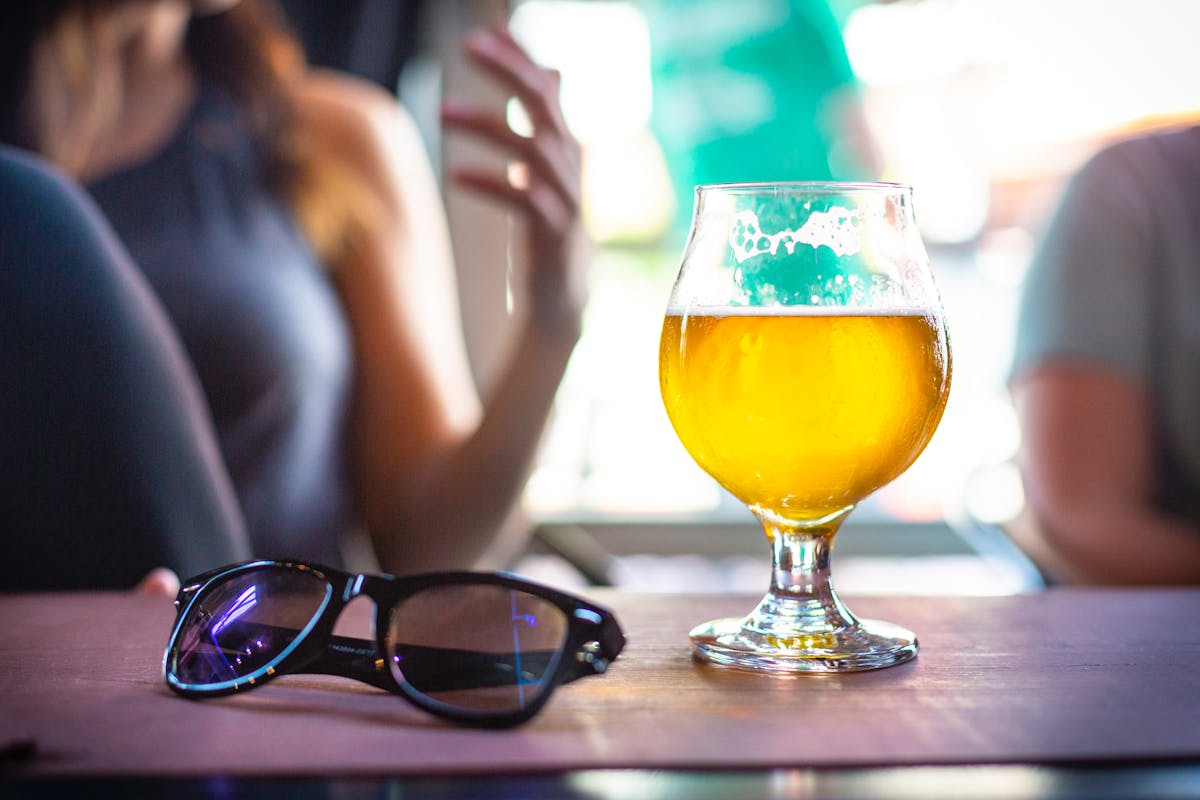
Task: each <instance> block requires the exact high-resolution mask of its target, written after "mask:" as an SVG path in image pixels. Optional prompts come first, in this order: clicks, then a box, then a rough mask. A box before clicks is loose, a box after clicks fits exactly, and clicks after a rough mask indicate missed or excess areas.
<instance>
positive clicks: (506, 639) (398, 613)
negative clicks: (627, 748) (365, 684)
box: [387, 584, 567, 714]
mask: <svg viewBox="0 0 1200 800" xmlns="http://www.w3.org/2000/svg"><path fill="white" fill-rule="evenodd" d="M566 638H567V616H566V614H565V613H564V612H563V611H562V609H560V608H559V607H558V606H556V605H554V604H553V603H551V602H549V601H547V600H543V599H542V598H540V597H537V596H535V595H531V594H527V593H526V592H522V591H520V590H515V589H510V588H508V587H506V586H494V585H487V584H479V585H474V586H472V585H456V586H439V587H431V588H429V589H425V590H422V591H420V592H418V593H417V594H414V595H412V596H411V597H409V598H408V599H406V600H404V602H402V603H400V605H399V606H397V607H396V608H395V609H394V610H393V611H392V615H391V621H390V624H389V626H388V637H387V646H388V656H389V662H390V664H391V669H392V674H393V676H395V678H396V680H398V681H400V682H401V683H406V684H408V685H409V686H410V687H412V688H413V689H415V690H416V691H417V692H418V693H420V694H422V695H424V696H425V697H427V698H429V699H431V700H433V701H435V702H437V703H439V704H441V705H444V706H447V707H449V708H453V709H456V710H460V711H470V712H479V713H481V714H488V713H492V714H506V713H512V712H515V711H519V710H521V709H523V708H525V707H526V706H527V705H529V704H530V703H532V702H534V700H536V699H537V698H538V697H539V696H540V695H541V694H542V692H543V691H544V689H545V686H546V681H548V680H549V678H550V676H552V675H553V674H554V670H555V668H556V666H557V664H558V659H559V658H560V657H561V653H562V651H563V646H564V644H565V643H566Z"/></svg>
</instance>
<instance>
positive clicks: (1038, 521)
mask: <svg viewBox="0 0 1200 800" xmlns="http://www.w3.org/2000/svg"><path fill="white" fill-rule="evenodd" d="M1013 398H1014V401H1015V403H1016V406H1017V413H1018V415H1019V417H1020V420H1021V433H1022V441H1023V449H1022V453H1021V457H1020V462H1021V471H1022V475H1023V476H1024V480H1025V494H1026V503H1027V506H1028V510H1029V512H1030V514H1031V515H1032V518H1033V523H1034V524H1033V525H1031V526H1028V527H1027V528H1025V529H1024V530H1023V532H1022V534H1021V535H1020V536H1019V537H1018V540H1017V544H1018V545H1020V546H1021V547H1022V548H1023V549H1025V551H1026V552H1027V553H1028V554H1029V555H1030V557H1031V558H1032V559H1033V560H1034V561H1035V563H1037V564H1038V566H1039V567H1041V568H1042V569H1043V570H1044V571H1046V572H1047V573H1049V575H1050V576H1051V577H1052V578H1054V579H1056V580H1058V581H1061V582H1064V583H1124V584H1151V583H1200V531H1197V530H1195V529H1194V528H1193V527H1191V526H1190V525H1188V524H1187V523H1186V522H1185V521H1184V520H1181V519H1179V518H1177V517H1173V516H1170V515H1168V514H1165V513H1163V512H1161V511H1158V510H1156V509H1155V507H1154V504H1153V488H1154V482H1153V469H1154V453H1153V451H1152V447H1151V442H1152V441H1153V431H1152V428H1153V423H1152V417H1151V415H1152V412H1151V404H1150V402H1149V400H1148V398H1147V397H1146V393H1145V390H1144V389H1143V388H1142V387H1140V386H1139V385H1138V384H1137V383H1135V382H1133V381H1131V380H1129V379H1128V378H1126V377H1124V376H1122V375H1120V374H1119V373H1116V372H1113V371H1111V370H1105V369H1103V368H1097V367H1095V366H1090V365H1086V364H1070V363H1048V364H1045V365H1043V366H1039V367H1037V368H1035V369H1033V370H1032V371H1031V372H1030V373H1029V374H1027V375H1026V376H1025V377H1023V378H1021V379H1020V380H1019V381H1018V382H1017V383H1016V384H1015V385H1014V386H1013Z"/></svg>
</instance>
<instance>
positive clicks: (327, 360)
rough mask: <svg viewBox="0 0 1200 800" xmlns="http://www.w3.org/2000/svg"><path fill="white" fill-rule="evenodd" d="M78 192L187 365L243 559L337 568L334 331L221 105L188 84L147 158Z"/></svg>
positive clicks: (306, 258) (344, 344)
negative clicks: (167, 132) (241, 538)
mask: <svg viewBox="0 0 1200 800" xmlns="http://www.w3.org/2000/svg"><path fill="white" fill-rule="evenodd" d="M88 188H89V190H90V191H91V193H92V195H93V196H94V197H95V199H96V201H97V202H98V203H99V205H100V206H101V208H102V209H103V210H104V212H105V213H106V214H107V215H108V218H109V219H110V220H111V222H112V224H113V226H114V227H115V228H116V230H117V232H118V233H119V235H120V236H121V238H122V239H123V240H124V243H125V245H126V246H127V247H128V249H129V251H130V253H131V254H132V255H133V258H134V261H135V262H136V263H137V264H138V265H139V266H140V267H141V268H142V270H143V271H144V272H145V274H146V277H147V278H148V279H149V282H150V284H151V285H152V286H153V288H154V290H155V291H156V292H157V293H158V296H159V298H160V299H161V300H162V302H163V304H164V305H165V307H166V309H167V312H168V314H169V315H170V317H171V319H172V320H173V322H174V323H175V326H176V328H177V330H178V332H179V335H180V337H181V338H182V340H183V343H184V346H185V347H186V349H187V352H188V354H189V356H190V357H191V361H192V364H193V365H194V367H195V369H196V372H197V375H198V376H199V379H200V383H201V385H202V387H203V389H204V392H205V394H206V396H207V399H208V404H209V409H210V411H211V413H212V417H213V422H214V424H215V428H216V432H217V436H218V438H219V442H220V447H221V451H222V454H223V456H224V459H225V463H226V466H227V467H228V469H229V473H230V475H231V477H232V480H233V484H234V487H235V489H236V491H237V495H238V499H239V501H240V503H241V508H242V512H243V513H244V515H245V519H246V525H247V529H248V530H249V532H250V536H251V540H252V546H253V549H254V554H255V556H260V557H267V558H277V557H296V558H307V559H314V560H319V561H322V562H325V563H328V564H330V565H333V566H337V565H340V564H341V561H342V558H341V554H340V552H341V551H340V540H341V537H342V535H343V534H344V533H345V532H346V531H347V530H348V529H349V528H350V527H351V526H352V525H353V522H354V520H353V505H352V502H351V490H350V482H349V470H348V453H347V449H348V448H347V440H348V436H347V418H348V408H349V398H350V391H351V384H352V374H353V364H352V359H353V351H352V346H351V341H350V333H349V327H348V324H347V320H346V318H345V316H344V314H343V311H342V308H341V305H340V303H339V300H338V297H337V295H336V293H335V291H334V288H333V286H332V284H331V282H330V278H329V275H328V274H327V273H326V271H325V270H324V268H323V267H322V265H321V264H320V263H319V262H318V260H317V258H316V256H315V254H314V253H313V251H312V250H311V249H310V247H309V245H308V243H307V242H306V240H305V239H304V237H303V236H302V235H301V233H300V232H299V230H298V229H297V227H296V224H295V221H294V219H293V217H292V215H291V214H290V212H289V210H288V209H287V208H286V207H285V206H284V205H283V204H281V202H280V201H279V199H278V198H277V197H276V196H275V195H273V194H272V193H271V191H270V190H269V189H268V188H267V186H266V185H265V183H264V181H263V179H262V164H261V161H260V158H259V155H258V153H257V151H256V147H255V145H254V143H253V142H252V140H251V138H250V136H249V135H248V133H247V129H246V128H245V127H244V126H243V125H242V124H241V123H240V121H239V113H238V109H237V106H236V105H235V104H234V102H233V99H232V97H231V96H230V95H229V94H228V93H227V92H226V91H225V90H223V89H221V88H218V87H216V86H212V85H203V84H202V85H201V87H200V89H199V91H198V94H197V98H196V100H195V103H194V106H193V108H192V109H191V111H190V113H189V114H188V116H187V118H186V120H185V122H184V124H183V125H181V127H180V130H179V131H178V133H177V134H176V135H175V136H174V138H173V139H172V140H171V141H170V142H169V143H168V144H167V145H166V146H165V147H164V148H163V149H162V150H161V151H159V152H158V153H157V154H155V155H154V156H152V157H150V158H149V159H147V160H145V161H143V162H140V163H138V164H136V165H134V166H132V167H130V168H128V169H125V170H122V171H120V172H118V173H114V174H111V175H108V176H105V177H103V178H102V179H100V180H98V181H96V182H94V183H92V184H91V185H90V186H89V187H88Z"/></svg>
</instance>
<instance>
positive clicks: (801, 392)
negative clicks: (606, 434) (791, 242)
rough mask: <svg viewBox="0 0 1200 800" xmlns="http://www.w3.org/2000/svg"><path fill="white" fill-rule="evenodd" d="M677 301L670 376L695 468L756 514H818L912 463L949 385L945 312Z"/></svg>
mask: <svg viewBox="0 0 1200 800" xmlns="http://www.w3.org/2000/svg"><path fill="white" fill-rule="evenodd" d="M703 312H704V313H702V314H684V313H682V312H680V311H679V310H678V309H669V310H668V312H667V316H666V318H665V320H664V322H663V330H662V339H661V341H660V349H659V382H660V386H661V389H662V396H663V402H664V404H665V405H666V410H667V415H668V416H669V417H670V420H671V424H672V425H673V426H674V427H675V431H676V433H677V434H678V436H679V439H680V441H682V442H683V445H684V447H685V448H686V449H687V451H688V452H689V453H691V455H692V457H693V458H695V459H696V461H697V463H699V464H700V466H701V467H702V468H703V469H704V470H705V471H706V472H708V473H709V474H710V475H711V476H712V477H713V478H715V479H716V480H717V481H718V482H719V483H720V484H721V485H722V486H724V487H725V488H726V489H728V490H729V491H730V492H732V493H733V494H734V496H736V497H737V498H738V499H740V500H741V501H742V502H744V503H746V504H747V505H749V506H750V507H751V508H752V509H761V510H765V511H769V512H773V513H774V514H776V515H778V516H780V517H782V518H784V519H786V520H789V521H793V522H801V523H803V522H809V521H814V520H819V519H822V518H825V517H828V516H830V515H832V514H836V513H837V512H839V511H842V510H844V509H847V508H849V507H850V506H852V505H853V504H855V503H857V502H858V501H859V500H861V499H862V498H864V497H866V496H867V495H868V494H870V493H871V492H873V491H875V490H876V489H878V488H880V487H882V486H883V485H885V484H886V483H888V482H889V481H891V480H892V479H894V478H895V477H897V476H898V475H900V473H902V472H903V471H904V470H905V469H907V468H908V466H909V465H910V464H912V462H913V461H915V460H916V458H917V456H918V455H920V454H921V451H922V450H923V449H924V448H925V445H926V444H928V442H929V439H930V438H931V437H932V436H933V432H934V430H936V429H937V425H938V422H939V421H940V419H941V416H942V411H943V410H944V409H945V406H946V398H947V396H948V393H949V392H948V389H949V385H950V351H949V346H948V343H947V340H946V332H945V328H944V326H943V325H942V322H941V317H940V314H938V313H936V312H934V311H930V310H927V309H897V308H889V309H879V310H872V309H862V310H859V309H853V308H836V309H834V308H821V307H787V308H734V307H729V308H722V309H711V308H705V309H703Z"/></svg>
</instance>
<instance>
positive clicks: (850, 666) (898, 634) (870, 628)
mask: <svg viewBox="0 0 1200 800" xmlns="http://www.w3.org/2000/svg"><path fill="white" fill-rule="evenodd" d="M745 622H746V619H745V618H741V617H737V618H730V619H718V620H713V621H712V622H706V623H705V624H703V625H700V626H699V627H696V628H693V629H692V632H691V634H689V636H690V638H691V640H692V647H693V649H694V652H695V655H696V657H697V658H699V659H701V660H702V661H708V662H711V663H713V664H717V665H719V666H723V667H734V668H737V669H744V670H752V671H755V672H773V673H779V674H796V673H806V672H817V673H831V672H860V671H862V670H868V669H880V668H882V667H891V666H894V665H896V664H903V663H904V662H905V661H908V660H910V659H912V658H913V657H914V656H915V655H916V654H917V637H916V636H915V635H914V634H913V632H912V631H909V630H906V629H904V628H901V627H900V626H899V625H893V624H892V623H890V622H880V621H878V620H871V619H863V620H858V621H857V624H856V625H854V626H852V627H849V628H843V629H841V630H834V631H829V632H819V633H808V632H806V633H801V634H797V635H787V636H781V635H777V634H767V633H763V632H761V631H756V630H754V629H752V628H747V627H745Z"/></svg>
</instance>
